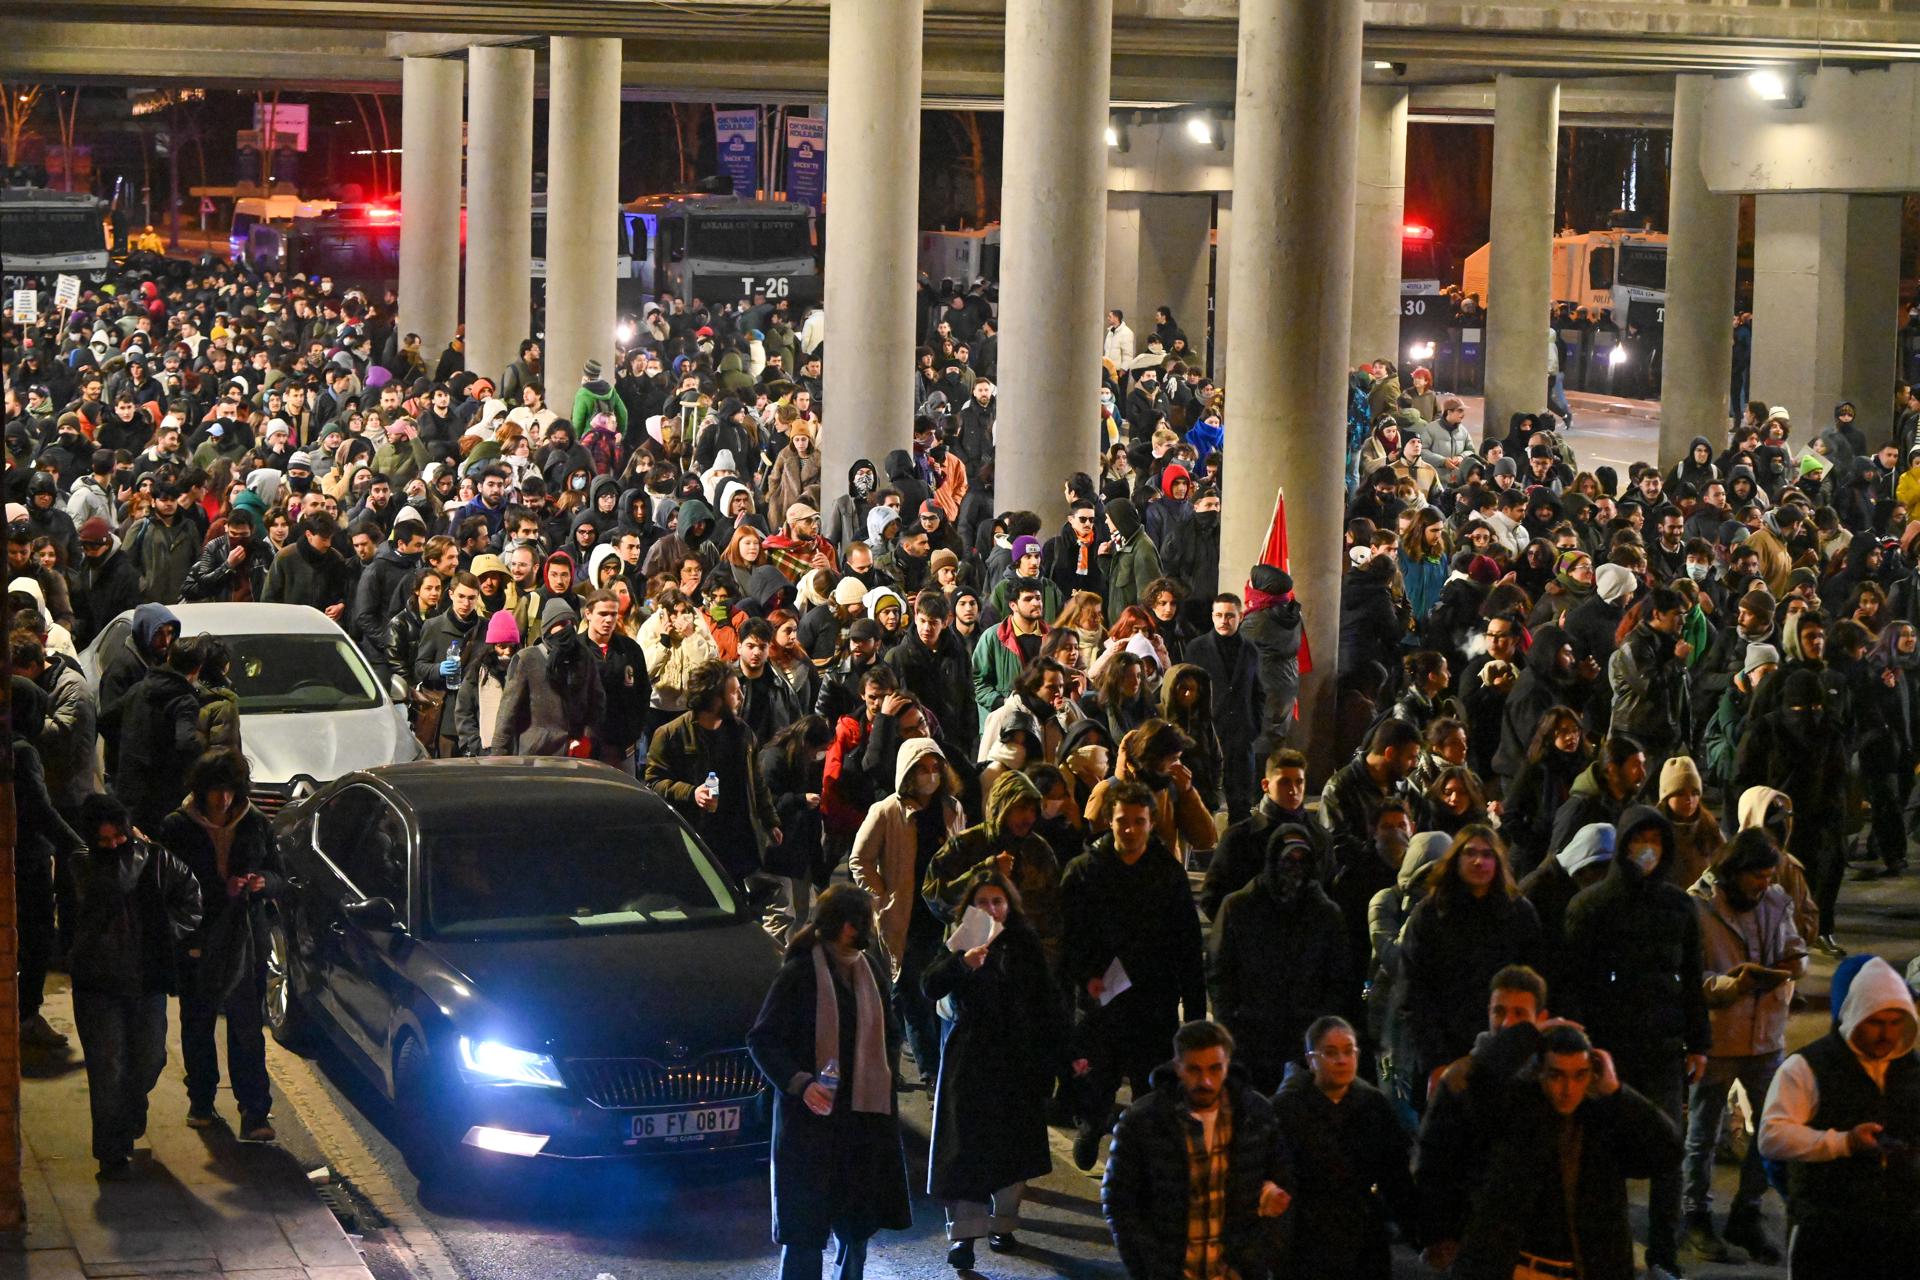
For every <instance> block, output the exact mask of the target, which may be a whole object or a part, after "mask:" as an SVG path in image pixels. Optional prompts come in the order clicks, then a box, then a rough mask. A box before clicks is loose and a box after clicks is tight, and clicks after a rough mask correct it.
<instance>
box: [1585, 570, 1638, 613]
mask: <svg viewBox="0 0 1920 1280" xmlns="http://www.w3.org/2000/svg"><path fill="white" fill-rule="evenodd" d="M1593 589H1594V590H1595V591H1597V592H1599V594H1600V598H1601V599H1602V600H1605V601H1606V602H1607V603H1608V604H1621V603H1623V602H1625V600H1626V599H1627V597H1628V596H1630V595H1632V594H1633V570H1631V569H1629V568H1627V566H1625V565H1623V564H1603V565H1601V566H1600V567H1599V568H1598V569H1596V570H1594V572H1593Z"/></svg>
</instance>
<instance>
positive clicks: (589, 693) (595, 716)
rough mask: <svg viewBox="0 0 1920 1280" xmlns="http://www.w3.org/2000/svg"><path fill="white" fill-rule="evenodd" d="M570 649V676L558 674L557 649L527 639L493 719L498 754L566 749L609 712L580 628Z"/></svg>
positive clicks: (552, 753)
mask: <svg viewBox="0 0 1920 1280" xmlns="http://www.w3.org/2000/svg"><path fill="white" fill-rule="evenodd" d="M571 641H572V643H571V645H570V646H568V647H569V648H570V649H571V650H574V651H575V652H570V653H568V654H567V655H565V658H564V665H566V666H568V667H569V668H570V673H569V678H568V679H567V680H566V681H565V682H562V681H561V680H560V679H559V678H557V673H556V669H555V655H554V653H553V651H552V648H551V647H550V643H549V642H548V641H546V640H541V641H537V642H535V643H533V644H530V645H528V646H527V647H526V648H524V649H522V650H521V651H520V652H518V653H516V654H514V655H513V659H512V661H511V662H509V663H508V664H507V687H506V691H505V692H504V693H503V694H501V697H500V715H499V719H498V720H496V721H495V723H494V729H493V747H492V752H493V754H494V755H497V756H508V755H517V756H557V755H565V754H566V752H567V745H568V743H569V742H570V741H571V740H573V739H575V738H580V737H584V736H586V734H587V731H588V730H589V729H591V728H592V727H593V725H594V724H596V723H597V722H598V721H599V719H600V717H601V716H602V715H603V714H605V712H606V706H607V702H606V692H605V690H603V689H602V688H601V687H600V672H599V669H598V666H597V664H596V663H595V662H594V661H593V655H592V654H591V653H590V652H589V651H588V649H587V642H586V641H585V640H582V639H580V637H579V636H578V635H577V634H576V635H574V636H573V637H571Z"/></svg>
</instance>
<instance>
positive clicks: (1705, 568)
mask: <svg viewBox="0 0 1920 1280" xmlns="http://www.w3.org/2000/svg"><path fill="white" fill-rule="evenodd" d="M1711 571H1712V566H1711V565H1704V564H1701V563H1700V562H1699V561H1698V560H1689V561H1687V576H1688V577H1689V578H1692V579H1693V580H1694V581H1695V582H1705V581H1706V580H1707V574H1708V573H1709V572H1711Z"/></svg>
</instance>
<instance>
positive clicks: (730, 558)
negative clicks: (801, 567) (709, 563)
mask: <svg viewBox="0 0 1920 1280" xmlns="http://www.w3.org/2000/svg"><path fill="white" fill-rule="evenodd" d="M765 543H766V535H765V534H763V533H761V532H760V530H759V529H757V528H755V527H754V526H753V525H750V524H743V525H741V526H740V527H738V528H737V529H735V530H734V531H733V536H732V537H730V538H728V539H727V547H726V550H724V551H722V552H721V553H720V561H721V564H720V565H716V566H715V569H716V571H719V570H720V569H721V567H722V566H724V567H725V572H726V573H727V574H728V575H729V576H731V577H732V578H733V580H734V582H735V583H736V584H737V587H736V590H735V594H736V595H742V596H744V595H746V594H747V593H748V592H747V584H748V583H749V582H751V581H752V579H753V571H754V570H755V569H758V568H759V567H760V566H761V565H764V564H771V563H772V561H770V560H768V559H767V552H766V546H765Z"/></svg>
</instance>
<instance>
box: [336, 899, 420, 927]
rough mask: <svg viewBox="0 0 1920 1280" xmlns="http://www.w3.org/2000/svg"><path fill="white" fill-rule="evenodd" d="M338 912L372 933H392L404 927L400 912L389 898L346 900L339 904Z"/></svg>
mask: <svg viewBox="0 0 1920 1280" xmlns="http://www.w3.org/2000/svg"><path fill="white" fill-rule="evenodd" d="M340 912H341V914H342V915H344V916H346V918H347V919H349V920H351V921H353V922H354V923H355V924H357V925H359V926H360V927H361V928H362V929H366V930H368V931H369V932H373V933H393V932H399V931H401V930H403V929H404V928H405V926H404V925H402V924H401V923H400V913H399V912H398V911H397V910H395V909H394V905H393V899H391V898H363V899H361V900H360V901H359V902H348V903H345V904H343V905H342V906H341V908H340Z"/></svg>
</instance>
